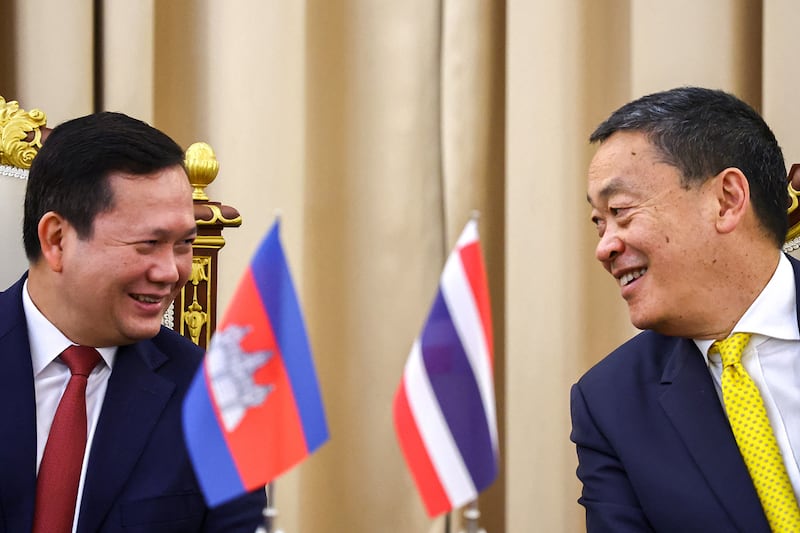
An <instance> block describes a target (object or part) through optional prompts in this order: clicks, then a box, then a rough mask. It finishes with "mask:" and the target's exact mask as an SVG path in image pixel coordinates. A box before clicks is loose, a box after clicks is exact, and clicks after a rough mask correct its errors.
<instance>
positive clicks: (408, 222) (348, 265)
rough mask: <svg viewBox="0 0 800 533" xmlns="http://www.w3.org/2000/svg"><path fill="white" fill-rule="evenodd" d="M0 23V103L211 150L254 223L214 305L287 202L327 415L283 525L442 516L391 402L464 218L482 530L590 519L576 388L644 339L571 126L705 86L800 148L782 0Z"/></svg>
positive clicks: (511, 3) (388, 526)
mask: <svg viewBox="0 0 800 533" xmlns="http://www.w3.org/2000/svg"><path fill="white" fill-rule="evenodd" d="M3 19H4V31H3V32H2V34H0V46H2V50H3V54H2V57H1V58H0V95H2V96H3V97H5V98H6V99H13V100H17V101H19V102H20V104H21V106H22V107H23V108H25V109H31V108H40V109H42V110H43V111H45V112H46V113H47V115H48V119H49V121H48V122H49V125H50V126H55V125H56V124H58V123H59V122H62V121H64V120H66V119H68V118H72V117H75V116H78V115H83V114H86V113H89V112H91V111H93V110H95V109H108V110H116V111H122V112H125V113H128V114H131V115H134V116H137V117H139V118H142V119H144V120H147V121H149V122H151V123H153V124H154V125H155V126H157V127H159V128H161V129H163V130H164V131H166V132H168V133H169V134H170V135H172V136H173V137H174V138H175V139H176V140H177V141H178V142H179V143H180V144H181V145H183V146H188V145H189V144H191V143H192V142H195V141H198V140H203V141H206V142H208V143H210V144H211V146H212V147H213V148H214V150H215V152H216V154H217V157H218V159H219V161H220V164H221V169H220V174H219V177H218V178H217V181H215V182H214V183H213V184H212V185H211V186H210V187H209V190H208V192H209V195H210V196H211V197H212V199H214V200H218V201H222V202H224V203H226V204H229V205H233V206H235V207H236V208H238V209H239V210H240V211H241V213H242V217H243V221H244V222H243V225H242V227H241V228H238V229H235V230H229V231H228V232H227V233H226V234H225V237H226V239H227V245H226V247H225V248H224V249H223V250H222V253H221V258H222V269H221V272H220V296H221V300H220V305H221V306H222V307H224V306H225V305H226V304H227V301H228V300H229V298H230V295H231V292H232V291H233V289H234V287H235V284H236V282H237V281H238V279H239V276H240V274H241V272H242V271H243V270H244V268H245V267H246V265H247V263H248V262H249V259H250V256H251V253H252V252H253V250H254V249H255V247H256V245H257V244H258V242H259V241H260V239H261V237H262V235H263V234H264V232H265V231H266V229H267V228H268V226H269V224H270V223H271V222H272V220H273V218H274V216H275V214H276V213H278V212H280V213H281V217H282V220H283V228H282V229H283V232H284V240H285V243H286V247H287V256H288V258H289V262H290V265H291V267H292V270H293V273H294V277H295V280H296V282H297V285H298V291H299V296H300V299H301V302H302V304H303V307H304V310H305V313H306V320H307V322H308V328H309V335H310V338H311V343H312V347H313V349H314V356H315V361H316V365H317V371H318V373H319V377H320V381H321V388H322V394H323V399H324V402H325V406H326V410H327V413H328V421H329V425H330V432H331V440H330V442H329V443H328V444H326V445H325V446H323V447H322V448H321V449H320V450H319V451H318V452H317V453H315V454H314V455H313V456H312V457H311V458H310V459H309V460H307V461H306V462H305V463H303V464H302V465H300V466H299V467H298V468H296V469H294V470H292V471H291V472H290V473H288V474H286V475H284V476H282V477H281V478H279V479H278V482H277V485H276V504H277V507H278V510H279V512H280V516H279V522H278V523H279V525H280V527H281V528H282V529H284V530H285V531H286V532H287V533H311V532H317V531H348V532H352V533H362V532H363V533H367V532H370V533H371V532H373V531H381V530H382V531H398V532H419V531H428V532H430V533H441V532H443V531H444V519H443V518H439V519H437V520H429V519H428V518H427V516H426V515H425V513H424V509H423V506H422V504H421V502H420V500H419V497H418V496H417V493H416V489H415V487H414V485H413V481H412V479H411V476H410V474H409V473H408V471H407V469H406V466H405V464H404V462H403V459H402V455H401V452H400V450H399V447H398V445H397V443H396V440H395V436H394V430H393V427H392V421H391V402H392V396H393V394H394V390H395V388H396V387H397V384H398V383H399V380H400V376H401V373H402V368H403V365H404V363H405V360H406V357H407V355H408V351H409V349H410V347H411V342H412V341H413V339H414V338H415V336H416V335H417V334H418V332H419V330H420V328H421V326H422V322H423V320H424V319H425V316H426V313H427V311H428V308H429V306H430V304H431V301H432V298H433V296H434V291H435V289H436V285H437V280H438V277H439V274H440V272H441V269H442V266H443V264H444V260H445V257H446V255H447V253H448V252H449V250H450V248H451V247H452V246H453V244H454V242H455V239H456V238H457V236H458V234H459V232H460V230H461V229H462V227H463V225H464V224H465V223H466V221H467V220H468V218H469V216H470V214H471V213H472V211H473V210H479V211H480V213H481V219H480V233H481V239H482V245H483V248H484V254H485V256H486V262H487V268H488V274H489V277H490V285H491V286H490V289H491V296H492V304H493V314H494V326H495V339H496V346H495V351H496V363H495V365H496V368H495V388H496V394H497V404H498V420H499V424H500V437H501V461H502V464H501V467H502V468H501V475H500V477H499V478H498V480H497V481H496V482H495V484H494V485H493V486H492V488H491V489H489V490H488V491H487V492H486V493H484V494H483V495H482V496H481V498H480V507H481V511H482V518H481V525H482V526H483V527H485V528H486V529H487V531H488V532H489V533H501V532H504V531H508V532H513V533H517V532H520V533H521V532H527V531H564V532H567V531H578V530H580V529H581V528H582V525H583V517H582V515H583V513H582V509H581V508H580V507H579V506H578V505H577V503H576V502H575V500H576V499H577V497H578V495H579V490H580V488H579V484H578V482H577V480H576V479H575V475H574V469H575V466H576V459H575V453H574V449H573V446H572V445H571V443H570V442H569V440H568V437H569V412H568V392H569V386H570V385H571V384H572V383H573V382H574V381H575V380H576V379H577V378H578V376H579V375H580V374H581V373H582V372H583V371H584V370H585V369H586V368H588V367H589V366H590V365H591V364H593V363H594V362H595V361H597V360H598V359H599V358H600V357H602V356H603V355H605V354H606V353H607V352H608V351H609V350H611V349H613V348H614V347H615V346H616V345H617V344H619V343H620V342H622V341H623V340H624V339H626V338H627V337H629V336H630V335H632V334H633V333H634V330H633V328H632V327H631V326H630V325H629V323H628V318H627V311H626V309H625V307H624V304H623V302H622V301H621V300H620V298H619V295H618V290H617V288H616V286H615V285H614V283H613V282H612V280H611V279H610V278H608V276H607V274H605V272H604V271H603V270H602V268H601V267H600V266H599V265H597V264H596V261H595V260H594V258H593V249H594V244H595V242H596V235H594V231H593V228H592V227H591V224H590V223H589V222H588V207H587V205H586V201H585V170H586V166H587V164H588V161H589V159H590V157H591V155H592V153H593V148H592V147H590V146H588V145H587V142H586V137H587V136H588V134H589V133H590V131H591V130H592V129H593V127H594V126H595V125H596V124H597V123H599V121H601V120H602V119H603V118H605V117H606V116H607V115H608V114H609V113H610V112H611V111H612V110H613V109H615V108H616V107H618V106H619V105H621V104H622V103H624V102H626V101H628V100H630V99H632V98H635V97H638V96H641V95H643V94H645V93H648V92H653V91H656V90H661V89H667V88H670V87H673V86H677V85H687V84H695V85H706V86H711V87H718V88H722V89H725V90H728V91H731V92H734V93H736V94H738V95H740V96H741V97H742V98H744V99H746V100H747V101H748V102H749V103H751V104H752V105H753V106H755V107H756V108H757V109H759V110H761V111H762V112H763V113H764V114H765V117H766V118H767V120H768V122H769V123H770V125H772V127H773V128H774V130H775V132H776V134H777V136H778V139H779V141H780V142H781V144H782V146H783V147H784V151H785V155H786V159H787V163H789V164H790V163H792V162H797V161H800V131H798V128H797V127H796V126H795V125H796V123H797V120H796V117H795V115H797V114H798V113H800V111H799V109H800V106H798V105H796V99H797V95H796V93H795V91H793V90H792V89H793V87H796V86H797V84H798V83H797V82H798V78H799V76H798V73H797V72H796V71H795V70H793V65H795V64H797V57H798V44H797V40H796V38H795V36H794V33H795V31H794V29H795V28H796V27H798V23H800V12H798V10H797V9H796V8H795V5H794V2H793V1H792V0H763V1H756V0H710V1H708V2H705V3H702V5H701V4H698V3H697V2H693V1H691V0H677V1H674V2H671V3H668V4H665V3H663V2H657V1H655V0H643V1H633V0H605V1H602V2H597V1H595V0H564V1H562V2H549V1H547V0H506V1H491V0H466V1H464V0H411V1H408V2H392V1H380V0H379V1H375V0H336V1H324V0H305V1H296V2H262V1H260V0H235V1H231V2H221V1H216V0H194V1H192V0H171V1H169V2H156V1H155V0H141V1H137V2H128V1H124V0H95V1H91V0H35V1H22V0H4V2H3ZM0 179H6V178H5V177H0ZM0 186H5V187H11V190H17V189H19V187H18V186H15V185H8V184H6V183H2V184H0ZM2 190H5V189H2V188H0V191H2ZM19 196H20V195H19V194H18V191H17V193H10V194H8V195H6V194H3V195H2V197H0V211H2V212H3V213H4V218H3V220H4V221H7V222H4V223H5V224H6V227H4V228H3V232H2V233H0V235H2V238H3V243H2V244H3V246H4V247H5V249H7V250H17V251H16V252H12V253H15V254H17V255H16V256H15V257H16V258H17V259H15V260H8V261H7V262H5V264H4V265H2V267H0V275H1V276H0V277H2V281H3V282H4V283H3V284H4V285H6V284H7V283H9V282H10V281H11V280H13V279H15V278H16V277H17V276H18V275H19V274H20V271H19V270H20V268H22V265H24V260H20V259H19V258H20V257H21V255H20V254H22V247H21V244H20V243H19V239H18V238H17V237H15V235H18V230H17V229H15V228H14V227H13V225H14V224H18V223H19V220H18V214H17V211H15V210H19V211H18V212H21V210H20V207H19V205H18V204H19ZM9 218H10V221H8V219H9ZM9 225H10V226H11V227H10V228H9V227H8V226H9ZM607 278H608V279H607ZM452 522H453V524H452V530H453V532H454V533H455V532H456V531H459V530H460V528H461V520H460V513H458V512H457V513H454V514H453V520H452Z"/></svg>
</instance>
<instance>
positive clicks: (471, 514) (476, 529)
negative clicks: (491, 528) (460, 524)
mask: <svg viewBox="0 0 800 533" xmlns="http://www.w3.org/2000/svg"><path fill="white" fill-rule="evenodd" d="M480 517H481V512H480V510H479V509H478V498H475V499H474V500H472V501H471V502H469V503H468V504H467V507H466V508H465V509H464V523H465V524H466V526H467V529H466V532H465V533H486V530H485V529H483V528H482V527H480V526H479V525H478V519H479V518H480Z"/></svg>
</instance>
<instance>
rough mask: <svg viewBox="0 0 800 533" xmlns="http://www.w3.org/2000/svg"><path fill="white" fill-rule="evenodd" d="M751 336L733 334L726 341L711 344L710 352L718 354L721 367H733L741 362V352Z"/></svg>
mask: <svg viewBox="0 0 800 533" xmlns="http://www.w3.org/2000/svg"><path fill="white" fill-rule="evenodd" d="M751 336H752V335H751V334H750V333H734V334H733V335H731V336H730V337H728V338H727V339H724V340H721V341H716V342H715V343H714V344H712V345H711V351H712V352H719V356H720V357H721V358H722V366H723V367H726V366H731V365H735V364H736V363H738V362H740V361H741V360H742V352H743V351H744V347H745V346H747V343H748V342H749V341H750V337H751Z"/></svg>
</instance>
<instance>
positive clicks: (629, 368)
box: [578, 331, 691, 388]
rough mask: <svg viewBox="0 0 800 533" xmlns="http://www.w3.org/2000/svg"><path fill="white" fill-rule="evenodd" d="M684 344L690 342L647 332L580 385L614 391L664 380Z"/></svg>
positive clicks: (610, 356) (613, 354) (588, 374)
mask: <svg viewBox="0 0 800 533" xmlns="http://www.w3.org/2000/svg"><path fill="white" fill-rule="evenodd" d="M680 342H687V341H685V339H680V338H677V337H667V336H665V335H661V334H659V333H656V332H654V331H643V332H641V333H639V334H638V335H636V336H635V337H633V338H631V339H629V340H628V341H626V342H625V343H623V344H622V345H620V346H619V347H618V348H617V349H615V350H614V351H613V352H611V353H610V354H608V355H607V356H605V357H604V358H603V359H601V360H600V361H599V362H598V363H597V364H595V365H594V366H593V367H592V368H590V369H589V370H588V371H587V372H586V373H585V374H584V375H583V376H582V377H581V378H580V380H579V381H578V385H579V386H580V387H581V388H593V387H598V386H600V387H604V388H605V387H612V388H613V387H614V386H616V385H620V384H622V383H624V382H626V381H631V380H634V381H639V382H642V381H653V380H660V379H661V376H662V374H663V372H664V368H665V366H666V365H667V362H668V360H669V358H670V356H671V355H672V353H673V352H674V351H675V348H676V347H677V345H678V343H680ZM688 342H691V341H688Z"/></svg>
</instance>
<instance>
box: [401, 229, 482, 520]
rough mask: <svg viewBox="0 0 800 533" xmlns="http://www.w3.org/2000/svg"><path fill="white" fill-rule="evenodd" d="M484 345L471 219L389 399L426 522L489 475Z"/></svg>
mask: <svg viewBox="0 0 800 533" xmlns="http://www.w3.org/2000/svg"><path fill="white" fill-rule="evenodd" d="M492 346H493V337H492V320H491V310H490V306H489V290H488V286H487V281H486V272H485V269H484V264H483V257H482V255H481V249H480V241H479V239H478V224H477V221H476V220H474V219H473V220H470V222H468V223H467V225H466V227H465V228H464V231H463V232H462V234H461V237H459V239H458V242H457V243H456V247H455V250H453V252H452V253H451V254H450V256H449V257H448V259H447V262H446V263H445V266H444V271H443V272H442V276H441V278H440V285H439V290H438V292H437V294H436V298H435V299H434V302H433V306H432V308H431V310H430V313H429V315H428V320H427V321H426V322H425V325H424V327H423V328H422V333H421V334H420V336H419V337H418V338H417V339H416V340H415V341H414V345H413V346H412V348H411V354H410V355H409V357H408V361H407V362H406V366H405V369H404V371H403V379H402V381H401V382H400V387H399V388H398V390H397V393H396V394H395V398H394V423H395V429H396V431H397V437H398V440H399V441H400V447H401V448H402V450H403V454H404V455H405V459H406V462H407V463H408V466H409V469H410V470H411V474H412V476H413V478H414V481H415V482H416V485H417V488H418V489H419V492H420V494H421V496H422V500H423V502H424V504H425V508H426V510H427V512H428V515H430V516H431V517H434V516H437V515H439V514H441V513H444V512H446V511H450V510H451V509H454V508H457V507H460V506H462V505H464V504H466V503H468V502H470V501H472V500H474V499H475V498H476V497H477V496H478V493H480V492H481V491H482V490H484V489H485V488H487V487H488V486H489V485H491V484H492V482H493V481H494V480H495V478H496V477H497V470H498V445H497V418H496V414H495V399H494V385H493V374H494V372H493V369H492V365H493V358H494V356H493V348H492Z"/></svg>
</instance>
